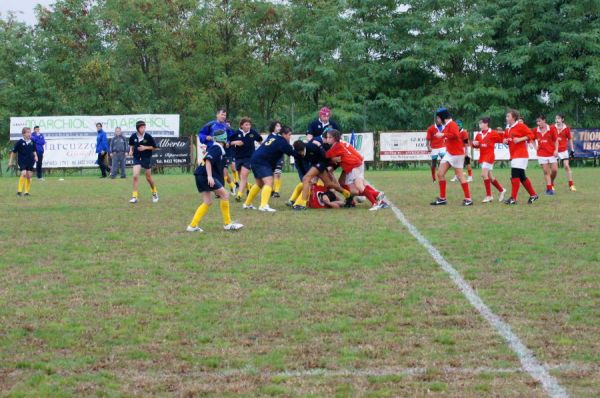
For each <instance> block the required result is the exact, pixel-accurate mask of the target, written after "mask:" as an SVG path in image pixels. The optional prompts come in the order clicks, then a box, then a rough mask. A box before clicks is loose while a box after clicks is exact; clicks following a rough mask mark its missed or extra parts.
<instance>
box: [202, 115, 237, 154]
mask: <svg viewBox="0 0 600 398" xmlns="http://www.w3.org/2000/svg"><path fill="white" fill-rule="evenodd" d="M217 130H223V131H227V132H228V133H229V131H230V130H231V129H230V128H229V127H227V124H225V123H221V122H219V121H218V120H213V121H212V122H208V123H206V124H205V125H204V126H202V128H201V129H200V131H198V138H199V139H200V143H202V144H204V145H206V147H207V148H210V147H211V146H212V145H213V141H212V140H210V141H209V140H207V139H206V137H208V136H210V137H214V135H215V131H217Z"/></svg>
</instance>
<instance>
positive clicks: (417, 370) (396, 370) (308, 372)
mask: <svg viewBox="0 0 600 398" xmlns="http://www.w3.org/2000/svg"><path fill="white" fill-rule="evenodd" d="M545 369H547V370H556V371H559V372H560V371H563V372H568V371H598V370H600V367H598V366H580V365H576V364H559V365H553V366H546V367H545ZM428 372H432V373H441V374H446V375H448V374H454V375H458V374H460V375H479V374H509V373H522V372H524V370H523V368H493V367H487V366H482V367H477V368H455V367H442V368H426V367H412V368H404V367H397V366H390V367H381V368H363V369H325V368H316V369H298V370H282V371H279V372H277V371H274V372H272V371H264V370H260V369H256V368H254V367H251V366H250V367H246V368H240V369H223V370H215V371H214V372H207V371H199V372H194V371H192V372H183V373H180V372H175V373H169V372H166V373H165V372H163V371H161V372H159V373H158V374H156V375H153V377H163V378H165V377H193V378H228V377H261V378H272V377H289V378H304V377H382V376H409V377H412V376H421V375H424V374H427V373H428ZM123 375H124V376H126V377H128V378H131V377H147V376H148V373H147V372H140V371H136V370H133V371H131V370H128V371H125V372H124V374H123Z"/></svg>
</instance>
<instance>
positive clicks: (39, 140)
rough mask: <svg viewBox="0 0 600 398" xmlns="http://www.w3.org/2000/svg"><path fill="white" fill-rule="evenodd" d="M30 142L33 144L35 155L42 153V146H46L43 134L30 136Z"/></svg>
mask: <svg viewBox="0 0 600 398" xmlns="http://www.w3.org/2000/svg"><path fill="white" fill-rule="evenodd" d="M31 141H33V142H35V151H36V152H37V153H44V145H46V138H44V134H42V133H39V134H35V133H33V134H31Z"/></svg>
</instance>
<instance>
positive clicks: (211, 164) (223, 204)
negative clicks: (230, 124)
mask: <svg viewBox="0 0 600 398" xmlns="http://www.w3.org/2000/svg"><path fill="white" fill-rule="evenodd" d="M212 138H213V139H212V141H213V145H211V146H210V147H208V149H207V151H206V155H205V156H204V159H203V160H202V162H201V163H200V164H199V165H198V167H196V170H195V171H194V177H195V179H196V188H198V192H200V194H201V195H202V204H201V205H200V206H198V208H197V209H196V213H195V214H194V218H193V219H192V222H191V223H190V225H188V227H187V231H188V232H203V231H202V229H201V228H200V227H198V224H200V221H201V220H202V218H203V217H204V216H205V215H206V213H207V212H208V209H209V208H210V206H212V204H213V196H212V192H215V193H216V194H217V195H218V196H219V205H220V208H221V214H222V215H223V224H224V228H225V230H227V231H233V230H238V229H241V228H243V227H244V226H243V225H242V224H238V223H234V222H232V221H231V213H230V209H229V192H228V191H227V190H226V189H225V188H224V186H223V185H224V183H225V181H224V178H223V171H224V165H225V162H226V160H225V149H224V145H225V144H226V142H227V132H225V131H223V130H217V131H215V132H214V133H213V136H212Z"/></svg>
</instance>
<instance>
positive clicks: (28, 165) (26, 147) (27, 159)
mask: <svg viewBox="0 0 600 398" xmlns="http://www.w3.org/2000/svg"><path fill="white" fill-rule="evenodd" d="M21 135H22V136H23V138H21V139H20V140H19V141H17V143H16V144H15V146H14V147H13V149H12V151H11V152H10V157H9V159H8V167H13V165H14V162H13V160H14V157H15V154H16V155H17V165H18V166H19V171H20V173H21V174H20V176H19V185H18V186H17V196H21V195H23V190H25V193H24V195H25V196H29V189H30V188H31V176H32V175H33V166H34V165H35V162H37V160H38V157H37V153H36V150H35V142H33V140H32V139H31V129H30V128H29V127H23V129H22V130H21Z"/></svg>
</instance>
